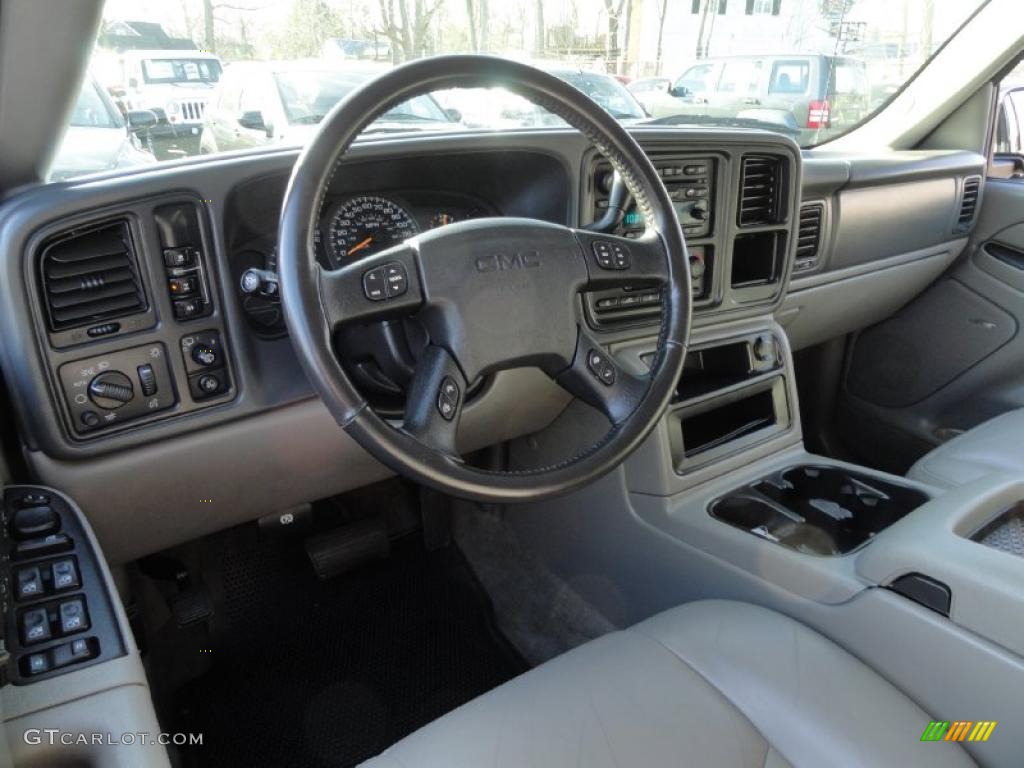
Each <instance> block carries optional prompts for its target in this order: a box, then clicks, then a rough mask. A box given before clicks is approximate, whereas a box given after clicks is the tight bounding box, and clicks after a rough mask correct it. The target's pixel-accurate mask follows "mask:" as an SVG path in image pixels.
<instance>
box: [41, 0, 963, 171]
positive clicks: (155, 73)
mask: <svg viewBox="0 0 1024 768" xmlns="http://www.w3.org/2000/svg"><path fill="white" fill-rule="evenodd" d="M980 2H981V0H232V1H231V2H226V0H176V1H173V2H172V1H171V0H107V3H106V6H105V9H104V17H103V23H102V27H101V29H100V33H99V35H98V38H97V40H96V45H95V50H94V53H93V57H92V62H91V65H90V73H91V76H92V77H94V78H95V79H96V81H97V82H98V83H99V84H100V86H101V87H102V88H103V89H104V90H106V92H107V93H108V94H109V95H110V96H111V97H112V100H113V103H114V104H116V106H117V108H118V109H120V111H121V112H122V114H123V115H124V116H125V117H126V122H127V123H128V124H129V125H128V127H127V128H124V130H126V131H128V132H129V134H130V136H129V139H130V140H131V141H132V142H133V143H134V144H135V145H136V146H137V147H139V148H140V149H141V150H142V151H144V152H146V153H149V154H150V155H151V156H152V157H153V159H154V160H155V161H159V160H172V159H178V158H183V157H190V156H195V155H200V154H217V153H221V152H226V151H236V150H246V149H253V148H258V147H264V146H269V145H281V146H287V145H296V144H302V143H303V142H304V141H307V140H308V138H309V136H310V135H311V132H312V131H311V130H309V126H311V125H312V126H315V123H316V122H317V121H318V120H319V119H322V116H323V115H324V114H326V113H327V112H328V111H330V109H331V108H332V107H333V106H334V104H335V103H337V101H338V100H339V99H341V98H343V97H344V95H345V93H347V86H346V85H342V84H347V83H350V82H351V83H353V84H356V83H358V82H362V81H363V80H365V79H366V78H368V77H370V76H373V74H374V73H375V72H379V71H381V70H383V69H386V68H388V67H391V66H394V65H396V64H400V63H402V62H405V61H409V60H412V59H416V58H421V57H425V56H432V55H437V54H442V53H456V52H460V53H462V52H483V53H489V54H494V55H500V56H507V57H510V58H515V59H517V60H521V61H525V62H528V63H532V64H534V65H536V66H539V67H540V68H542V69H545V70H547V71H549V72H551V73H552V74H554V75H555V76H557V77H561V78H562V79H564V80H566V81H567V82H569V83H572V84H573V85H574V86H575V87H577V88H579V89H580V90H582V91H583V92H585V93H587V94H588V95H589V96H591V98H593V99H594V100H595V101H596V102H597V103H598V104H599V105H600V106H602V107H603V108H604V109H606V110H607V111H608V112H609V113H611V114H612V115H614V116H615V117H616V118H618V119H620V120H622V121H624V122H629V123H645V122H655V123H658V124H665V125H726V126H738V127H745V126H746V127H758V128H768V129H770V130H776V131H779V132H781V133H784V134H786V135H789V136H792V137H793V138H794V139H796V140H797V141H798V142H799V143H800V144H801V145H803V146H814V145H817V144H820V143H822V142H825V141H828V140H829V139H831V138H834V137H836V136H838V135H841V134H843V133H845V132H847V131H849V130H850V129H851V128H852V127H854V126H856V125H857V124H859V123H860V122H862V121H864V120H865V119H867V118H868V117H869V116H870V115H871V114H872V113H873V112H874V111H876V110H877V109H879V108H880V107H881V106H883V105H884V104H885V103H886V101H887V100H888V99H889V98H890V97H891V96H892V95H893V94H895V93H896V92H897V91H898V90H899V89H900V88H901V87H902V86H903V85H904V84H905V83H906V82H907V80H908V79H909V78H911V77H912V76H913V75H914V73H915V72H916V71H917V70H918V69H919V68H920V67H921V66H922V65H923V64H924V63H925V62H926V61H927V60H928V58H929V57H930V56H931V55H932V54H933V53H934V52H935V51H936V50H937V49H938V48H939V47H940V46H941V45H942V44H943V43H944V42H945V41H946V40H947V39H948V38H949V36H950V35H951V34H953V33H954V32H955V31H956V29H957V28H958V27H959V26H960V25H961V24H962V23H963V22H964V21H965V20H966V19H967V18H968V17H969V16H970V14H972V13H973V12H974V11H975V10H976V9H977V7H978V5H979V4H980ZM274 68H283V69H285V70H287V69H289V68H290V69H291V71H293V72H298V71H305V72H317V73H327V74H325V75H323V76H321V75H318V79H319V80H318V81H319V82H320V83H321V84H322V85H324V86H325V87H322V88H319V89H312V90H311V88H310V86H309V84H308V83H306V84H304V87H303V84H302V83H299V82H297V81H296V79H295V78H294V77H292V78H291V80H290V81H289V84H288V86H287V87H280V85H279V84H280V79H279V80H278V81H277V82H278V84H277V85H275V80H274V77H273V76H272V75H273V73H272V71H271V70H272V69H274ZM233 71H234V75H233V74H232V72H233ZM243 73H244V75H243ZM280 78H283V79H284V80H289V76H287V75H281V76H280ZM83 98H85V96H83ZM80 111H81V110H79V112H80ZM143 112H144V113H149V114H151V115H152V118H153V119H145V120H138V119H136V120H134V121H133V120H131V119H130V116H131V115H132V114H133V113H136V117H137V115H138V113H143ZM403 114H404V115H406V116H407V117H406V119H404V120H402V119H395V118H396V116H399V117H400V116H401V115H403ZM385 117H386V118H388V119H387V120H383V121H382V123H381V125H379V126H377V130H393V131H400V130H404V131H417V130H460V131H464V130H504V129H514V128H531V127H550V126H554V125H560V124H561V123H560V121H559V120H558V119H557V118H555V117H554V116H552V115H549V114H547V113H545V112H544V110H542V109H539V108H535V107H533V106H532V105H527V104H524V103H523V102H522V100H520V99H518V98H517V97H514V96H512V95H511V94H508V93H504V92H501V91H500V89H495V90H493V91H492V92H491V93H487V94H479V93H466V92H461V93H459V92H451V91H449V92H439V93H435V94H432V95H431V97H430V98H429V100H428V101H426V102H424V101H420V102H418V103H417V104H415V105H409V106H407V107H405V108H400V109H399V110H397V111H396V112H395V114H393V115H390V116H385ZM417 118H421V119H417ZM303 124H304V125H303ZM299 128H305V129H306V130H298V129H299ZM70 130H74V127H73V126H72V128H71V129H69V131H70ZM313 130H315V128H314V129H313ZM56 162H57V165H59V163H60V157H59V156H58V158H57V161H56Z"/></svg>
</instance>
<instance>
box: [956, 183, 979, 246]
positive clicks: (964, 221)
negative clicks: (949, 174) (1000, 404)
mask: <svg viewBox="0 0 1024 768" xmlns="http://www.w3.org/2000/svg"><path fill="white" fill-rule="evenodd" d="M980 192H981V177H980V176H971V177H969V178H967V179H964V191H963V195H962V196H961V197H960V215H959V216H957V219H956V228H955V229H954V230H953V232H954V233H955V234H960V233H962V232H969V231H970V229H971V225H972V224H974V215H975V214H976V213H977V212H978V195H979V193H980Z"/></svg>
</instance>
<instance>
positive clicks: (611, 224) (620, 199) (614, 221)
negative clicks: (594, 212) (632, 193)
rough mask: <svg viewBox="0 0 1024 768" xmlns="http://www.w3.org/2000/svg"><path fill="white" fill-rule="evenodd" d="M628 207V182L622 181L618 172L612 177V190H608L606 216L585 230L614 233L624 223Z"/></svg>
mask: <svg viewBox="0 0 1024 768" xmlns="http://www.w3.org/2000/svg"><path fill="white" fill-rule="evenodd" d="M628 205H629V190H628V189H626V182H624V181H623V180H622V176H620V175H619V172H618V171H616V172H615V173H614V174H613V175H612V188H611V189H610V190H608V208H607V209H605V212H604V216H602V217H601V218H600V219H599V220H598V221H595V222H593V223H591V224H587V225H586V226H585V227H583V228H584V229H588V230H590V231H592V232H611V231H613V230H614V229H615V228H616V227H617V226H619V224H620V223H622V219H623V218H624V217H625V215H626V208H627V206H628Z"/></svg>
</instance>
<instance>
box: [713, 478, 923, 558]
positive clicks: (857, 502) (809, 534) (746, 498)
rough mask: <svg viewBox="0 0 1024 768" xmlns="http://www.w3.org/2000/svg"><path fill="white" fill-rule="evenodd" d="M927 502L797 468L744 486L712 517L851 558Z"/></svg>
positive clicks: (879, 485)
mask: <svg viewBox="0 0 1024 768" xmlns="http://www.w3.org/2000/svg"><path fill="white" fill-rule="evenodd" d="M926 501H928V496H927V495H926V494H925V493H923V492H921V491H918V490H916V489H914V488H909V487H907V486H903V485H897V484H895V483H891V482H888V481H885V480H880V479H878V478H875V477H869V476H867V475H863V474H860V473H858V472H850V471H848V470H845V469H840V468H838V467H822V466H810V465H808V466H799V467H793V468H791V469H787V470H783V471H782V472H777V473H774V474H771V475H769V476H768V477H765V478H763V479H761V480H758V481H757V482H755V483H752V484H751V485H747V486H744V487H743V488H740V489H738V490H736V491H733V492H732V493H730V494H729V495H728V496H724V497H722V498H720V499H718V500H717V501H715V502H713V503H712V505H711V509H710V512H711V516H712V517H715V518H717V519H719V520H722V521H723V522H726V523H729V525H733V526H736V527H737V528H742V529H743V530H745V531H749V532H750V533H753V534H755V535H757V536H760V537H762V538H765V539H768V540H769V541H774V542H776V543H778V544H782V545H784V546H787V547H790V548H791V549H796V550H798V551H800V552H807V553H810V554H815V555H842V554H846V553H847V552H852V551H853V550H855V549H856V548H857V547H859V546H861V545H862V544H864V542H866V541H868V540H869V539H870V538H871V537H872V536H874V535H875V534H877V533H878V532H879V531H882V530H884V529H885V528H887V527H889V526H890V525H892V524H893V523H894V522H896V521H897V520H899V519H900V518H901V517H903V516H905V515H907V514H908V513H909V512H911V511H913V510H914V509H916V508H917V507H919V506H921V505H922V504H924V503H925V502H926Z"/></svg>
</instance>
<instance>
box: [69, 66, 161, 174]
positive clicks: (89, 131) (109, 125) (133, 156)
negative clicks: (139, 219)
mask: <svg viewBox="0 0 1024 768" xmlns="http://www.w3.org/2000/svg"><path fill="white" fill-rule="evenodd" d="M155 162H156V158H155V157H153V155H152V153H151V152H149V151H147V150H146V149H144V148H143V146H142V144H141V142H140V140H139V139H138V137H137V136H136V135H135V134H133V133H132V132H131V131H130V130H129V128H128V125H127V123H126V121H125V119H124V118H123V117H122V115H121V113H120V112H119V111H118V109H117V107H115V106H114V103H113V102H112V101H111V99H110V97H109V96H107V94H106V93H104V91H103V89H102V88H100V86H99V84H98V83H97V82H96V80H95V79H94V78H93V77H91V76H90V77H87V78H86V80H85V83H84V84H83V85H82V90H81V92H80V93H79V95H78V100H77V101H76V102H75V108H74V110H73V111H72V113H71V120H70V122H69V124H68V129H67V131H66V132H65V133H64V139H63V141H62V142H61V145H60V149H59V150H58V151H57V157H56V159H55V160H54V161H53V165H52V166H51V168H50V180H51V181H61V180H63V179H69V178H72V177H74V176H82V175H84V174H87V173H97V172H99V171H109V170H114V169H117V168H131V167H133V166H138V165H146V164H149V163H155Z"/></svg>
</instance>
